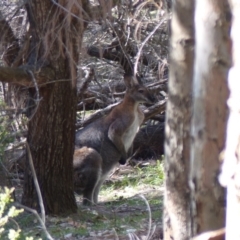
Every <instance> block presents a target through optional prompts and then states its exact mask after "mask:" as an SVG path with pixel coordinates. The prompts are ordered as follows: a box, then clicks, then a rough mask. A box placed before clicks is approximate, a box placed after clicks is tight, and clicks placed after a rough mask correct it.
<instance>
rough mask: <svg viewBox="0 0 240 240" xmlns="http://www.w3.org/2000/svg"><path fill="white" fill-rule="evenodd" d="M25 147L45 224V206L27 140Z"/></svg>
mask: <svg viewBox="0 0 240 240" xmlns="http://www.w3.org/2000/svg"><path fill="white" fill-rule="evenodd" d="M26 149H27V154H28V159H29V164H30V168H31V171H32V175H33V181H34V185H35V188H36V191H37V195H38V200H39V206H40V210H41V215H42V221H43V223H44V224H45V221H46V215H45V208H44V204H43V199H42V194H41V190H40V187H39V184H38V180H37V174H36V171H35V168H34V165H33V160H32V154H31V151H30V148H29V145H28V143H27V142H26Z"/></svg>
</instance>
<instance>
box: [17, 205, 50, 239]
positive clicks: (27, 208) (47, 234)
mask: <svg viewBox="0 0 240 240" xmlns="http://www.w3.org/2000/svg"><path fill="white" fill-rule="evenodd" d="M16 206H17V207H20V208H23V209H25V210H26V211H28V212H31V213H33V214H34V215H35V216H36V217H37V219H38V221H39V222H40V224H41V225H42V229H43V231H44V233H45V234H46V236H47V238H48V239H50V240H54V239H53V238H52V236H51V235H50V234H49V232H48V230H47V228H46V225H45V222H44V221H43V220H42V219H41V218H40V216H39V214H38V213H37V211H36V210H35V209H32V208H29V207H26V206H24V205H22V204H20V203H16Z"/></svg>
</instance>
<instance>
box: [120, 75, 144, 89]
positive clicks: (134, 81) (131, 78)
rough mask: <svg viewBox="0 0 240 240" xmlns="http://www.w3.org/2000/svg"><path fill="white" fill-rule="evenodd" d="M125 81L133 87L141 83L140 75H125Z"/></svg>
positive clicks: (127, 85) (128, 85)
mask: <svg viewBox="0 0 240 240" xmlns="http://www.w3.org/2000/svg"><path fill="white" fill-rule="evenodd" d="M124 82H125V85H126V87H127V88H133V87H135V86H137V85H139V84H141V81H140V78H139V77H138V76H136V77H134V76H133V75H127V74H125V75H124Z"/></svg>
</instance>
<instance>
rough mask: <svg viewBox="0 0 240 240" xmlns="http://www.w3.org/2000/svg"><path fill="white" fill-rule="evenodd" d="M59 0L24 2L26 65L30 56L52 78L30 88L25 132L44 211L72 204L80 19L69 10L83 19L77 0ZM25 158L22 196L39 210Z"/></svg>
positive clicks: (56, 211) (69, 208)
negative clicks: (27, 37)
mask: <svg viewBox="0 0 240 240" xmlns="http://www.w3.org/2000/svg"><path fill="white" fill-rule="evenodd" d="M86 3H87V2H86ZM60 4H62V7H63V8H64V9H63V8H61V7H58V5H54V4H53V3H52V2H51V1H48V0H44V1H43V0H41V1H38V0H34V1H30V2H28V5H27V11H28V16H29V20H30V26H31V34H32V38H33V42H32V45H31V47H32V51H31V53H30V57H29V65H31V64H32V63H33V62H36V65H37V66H39V65H40V66H41V65H42V66H45V65H47V66H50V67H51V68H52V71H53V72H54V79H51V80H52V82H51V83H48V84H46V85H45V86H39V87H40V88H39V94H38V90H37V89H35V88H34V89H33V90H31V93H32V94H31V96H32V97H33V98H34V100H35V102H34V101H33V103H35V105H36V106H35V108H34V109H32V110H31V111H30V112H29V116H30V121H29V126H28V127H29V130H28V137H27V142H28V144H29V147H30V152H31V155H32V159H33V163H34V168H35V171H36V175H37V179H38V182H39V187H40V190H41V194H42V198H43V204H44V207H45V212H46V213H47V214H61V213H69V212H75V211H76V210H77V205H76V201H75V197H74V192H73V176H72V158H73V151H74V136H75V121H76V103H77V93H76V86H75V81H76V76H77V67H76V66H77V64H78V56H79V52H80V49H81V40H82V34H83V31H84V24H83V22H82V21H80V20H79V19H77V18H75V17H74V16H73V15H72V12H74V15H77V16H79V17H80V19H82V15H81V14H82V7H81V1H79V6H80V7H79V6H76V5H71V4H68V1H61V3H60ZM85 7H86V4H85ZM46 19H47V22H46ZM46 23H47V24H46ZM33 81H34V79H33ZM38 95H39V98H38ZM28 155H29V154H28ZM27 158H28V161H27V163H26V169H25V184H24V193H23V196H22V202H23V204H25V205H27V206H29V207H32V208H36V209H38V210H39V199H38V196H37V193H36V189H35V185H34V181H33V173H32V171H31V170H30V166H29V156H28V157H27Z"/></svg>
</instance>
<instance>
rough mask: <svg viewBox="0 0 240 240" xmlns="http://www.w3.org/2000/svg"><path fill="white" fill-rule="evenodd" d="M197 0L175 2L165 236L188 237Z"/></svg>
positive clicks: (167, 146) (166, 147) (166, 157)
mask: <svg viewBox="0 0 240 240" xmlns="http://www.w3.org/2000/svg"><path fill="white" fill-rule="evenodd" d="M193 4H194V1H191V0H188V1H186V0H176V1H173V16H172V22H171V52H170V66H171V67H170V78H169V85H168V88H169V89H168V92H169V94H168V102H167V115H166V126H165V195H164V197H165V200H164V239H165V240H168V239H169V240H170V239H174V240H189V239H190V235H191V231H190V225H189V222H190V211H189V202H190V191H189V187H188V170H189V159H190V120H191V102H192V100H191V90H192V76H193V58H194V28H193V13H194V5H193Z"/></svg>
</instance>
